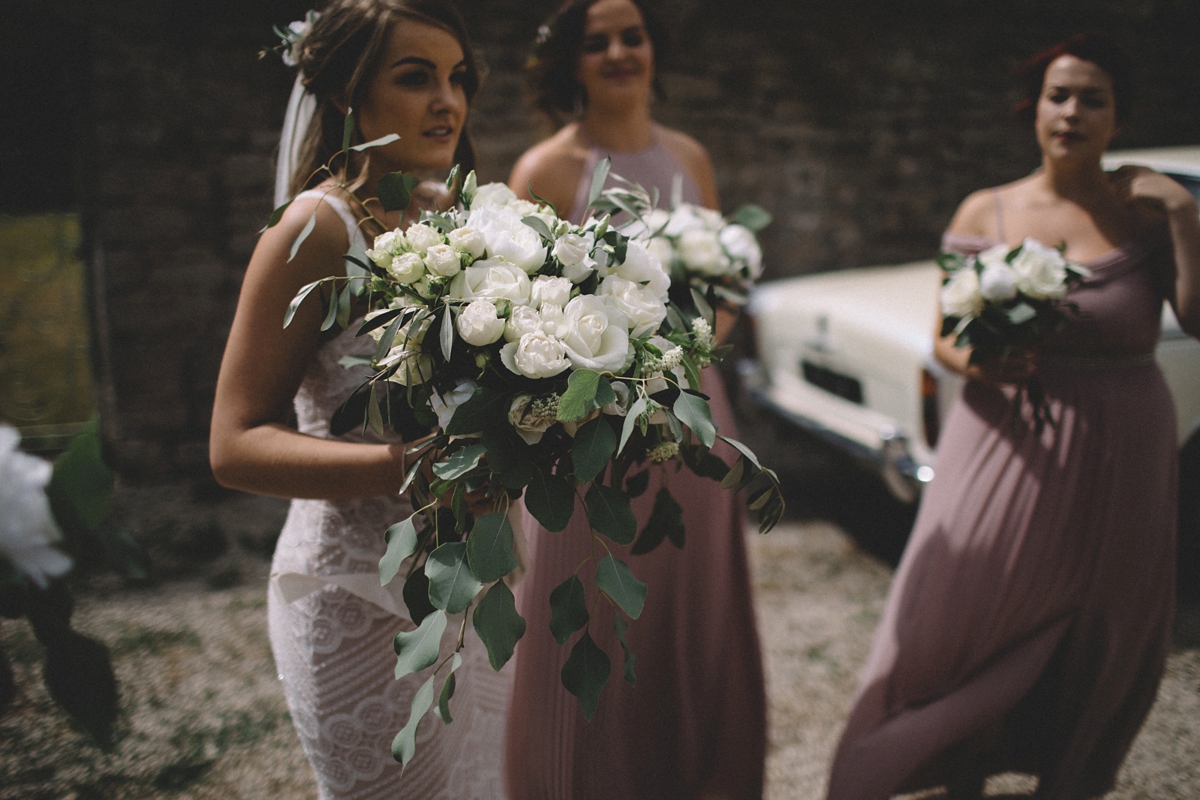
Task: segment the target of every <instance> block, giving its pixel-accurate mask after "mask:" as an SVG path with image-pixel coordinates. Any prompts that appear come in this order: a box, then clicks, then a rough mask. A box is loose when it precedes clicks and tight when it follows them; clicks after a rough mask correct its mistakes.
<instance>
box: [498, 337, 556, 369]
mask: <svg viewBox="0 0 1200 800" xmlns="http://www.w3.org/2000/svg"><path fill="white" fill-rule="evenodd" d="M500 360H501V361H502V362H504V366H506V367H508V369H509V370H510V371H511V372H515V373H516V374H518V375H524V376H525V377H526V378H552V377H554V376H555V375H557V374H558V373H560V372H562V371H563V370H564V369H566V368H567V367H569V366H571V362H570V361H568V360H567V354H566V350H565V349H564V348H563V344H562V342H560V341H558V340H557V339H555V338H552V337H550V336H547V335H546V334H545V333H543V332H542V331H533V332H532V333H526V334H524V335H522V336H521V338H520V339H519V340H518V341H515V342H509V343H508V344H506V345H504V347H502V348H501V349H500Z"/></svg>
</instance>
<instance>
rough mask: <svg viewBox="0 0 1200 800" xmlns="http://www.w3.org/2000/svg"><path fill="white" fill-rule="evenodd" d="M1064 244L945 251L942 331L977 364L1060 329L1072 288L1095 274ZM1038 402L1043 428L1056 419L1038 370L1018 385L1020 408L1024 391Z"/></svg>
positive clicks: (1070, 308)
mask: <svg viewBox="0 0 1200 800" xmlns="http://www.w3.org/2000/svg"><path fill="white" fill-rule="evenodd" d="M1065 249H1066V246H1065V244H1064V245H1063V246H1062V247H1059V248H1052V247H1047V246H1046V245H1044V244H1042V243H1041V242H1038V241H1036V240H1034V239H1026V240H1025V241H1023V242H1022V243H1021V244H1019V245H1018V246H1017V247H1014V248H1009V247H1008V245H1005V244H998V245H996V246H995V247H991V248H988V249H987V250H984V251H982V252H980V253H979V254H977V255H973V256H963V255H960V254H958V253H942V254H941V255H939V256H938V265H939V266H940V267H941V268H942V272H943V273H944V276H943V279H942V291H941V298H940V299H941V307H942V331H941V335H942V336H949V335H951V334H953V335H954V337H955V340H954V344H955V345H956V346H957V347H971V348H973V350H972V352H971V358H970V363H972V364H976V363H982V362H986V361H994V360H1002V359H1003V358H1004V357H1005V356H1007V355H1008V354H1010V353H1013V352H1018V351H1024V350H1029V349H1030V348H1033V347H1036V346H1037V345H1039V344H1041V343H1042V342H1043V341H1044V340H1045V339H1046V337H1047V336H1049V335H1050V334H1052V333H1054V332H1056V331H1058V330H1060V329H1061V328H1062V327H1063V326H1064V325H1065V324H1066V323H1067V321H1068V320H1069V319H1070V313H1071V312H1072V311H1073V310H1074V308H1075V307H1074V306H1073V305H1072V304H1070V303H1067V302H1065V301H1064V299H1063V298H1064V297H1066V294H1067V291H1068V290H1069V289H1070V288H1071V287H1072V286H1073V285H1075V284H1077V283H1079V282H1080V281H1082V280H1083V279H1085V278H1087V277H1089V276H1090V275H1091V273H1090V272H1089V271H1088V269H1087V268H1086V267H1084V266H1083V265H1082V264H1078V263H1075V262H1073V261H1067V260H1066V259H1064V258H1063V250H1065ZM1025 393H1027V394H1028V396H1029V401H1030V403H1031V404H1032V406H1033V419H1034V425H1035V427H1036V429H1037V431H1038V432H1039V433H1040V432H1041V430H1042V428H1043V426H1044V425H1045V424H1046V423H1049V424H1050V425H1051V426H1053V425H1054V424H1055V421H1054V418H1053V416H1052V414H1051V411H1050V406H1049V404H1048V403H1047V401H1046V396H1045V392H1044V390H1043V388H1042V385H1041V382H1040V381H1039V380H1038V379H1037V377H1036V376H1034V377H1033V378H1032V379H1031V380H1030V381H1029V382H1028V384H1026V385H1025V386H1024V387H1021V388H1019V389H1018V391H1017V395H1016V397H1015V398H1014V401H1013V404H1014V405H1013V408H1014V414H1015V413H1017V412H1019V411H1020V406H1021V402H1022V398H1023V394H1025Z"/></svg>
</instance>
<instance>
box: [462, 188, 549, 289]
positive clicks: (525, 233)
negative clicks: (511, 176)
mask: <svg viewBox="0 0 1200 800" xmlns="http://www.w3.org/2000/svg"><path fill="white" fill-rule="evenodd" d="M479 191H480V193H482V192H483V189H480V190H479ZM476 200H477V201H478V196H476ZM476 205H478V203H476ZM467 227H469V228H473V229H475V230H477V231H479V233H480V235H482V236H483V238H484V241H486V242H487V254H488V255H489V256H490V257H492V258H497V257H499V258H504V259H507V260H508V261H510V262H512V263H513V264H516V265H517V266H518V267H520V268H521V269H523V270H525V272H526V273H529V274H532V273H534V272H537V271H538V269H540V268H541V266H542V265H543V264H545V263H546V253H547V251H546V247H545V245H544V244H543V243H542V237H541V236H539V235H538V233H537V231H535V230H534V229H533V228H531V227H529V226H528V225H526V224H525V223H524V222H522V221H521V214H520V213H518V212H517V211H514V210H513V209H511V208H505V207H502V206H497V205H485V206H483V207H482V208H479V207H476V208H472V209H471V213H470V215H469V216H468V217H467Z"/></svg>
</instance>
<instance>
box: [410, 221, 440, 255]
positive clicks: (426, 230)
mask: <svg viewBox="0 0 1200 800" xmlns="http://www.w3.org/2000/svg"><path fill="white" fill-rule="evenodd" d="M404 238H405V239H407V240H408V244H409V246H410V247H412V249H413V250H415V251H416V252H418V253H420V254H421V255H425V251H426V250H428V249H429V248H431V247H433V246H434V245H436V244H444V243H445V241H446V240H445V239H444V238H443V237H442V234H441V233H439V232H438V231H437V230H436V229H435V228H432V227H430V226H428V225H425V224H424V223H422V224H420V225H410V226H409V228H408V230H407V231H405V232H404Z"/></svg>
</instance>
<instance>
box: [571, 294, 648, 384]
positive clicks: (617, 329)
mask: <svg viewBox="0 0 1200 800" xmlns="http://www.w3.org/2000/svg"><path fill="white" fill-rule="evenodd" d="M559 332H560V336H561V339H562V343H563V346H564V347H565V348H566V350H567V358H569V359H571V366H572V367H574V368H575V369H591V370H595V371H597V372H622V371H624V370H625V368H626V367H628V366H629V364H630V362H631V360H632V358H633V349H632V347H631V346H630V343H629V327H628V323H627V321H626V319H625V315H624V314H622V313H621V312H620V311H619V310H617V309H616V308H615V307H614V306H612V305H609V304H607V303H605V302H604V301H603V300H601V299H600V298H599V297H596V296H595V295H590V294H585V295H580V296H579V297H576V298H575V299H574V300H572V301H571V302H569V303H567V307H566V308H565V309H563V324H562V327H561V328H560V329H559Z"/></svg>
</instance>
